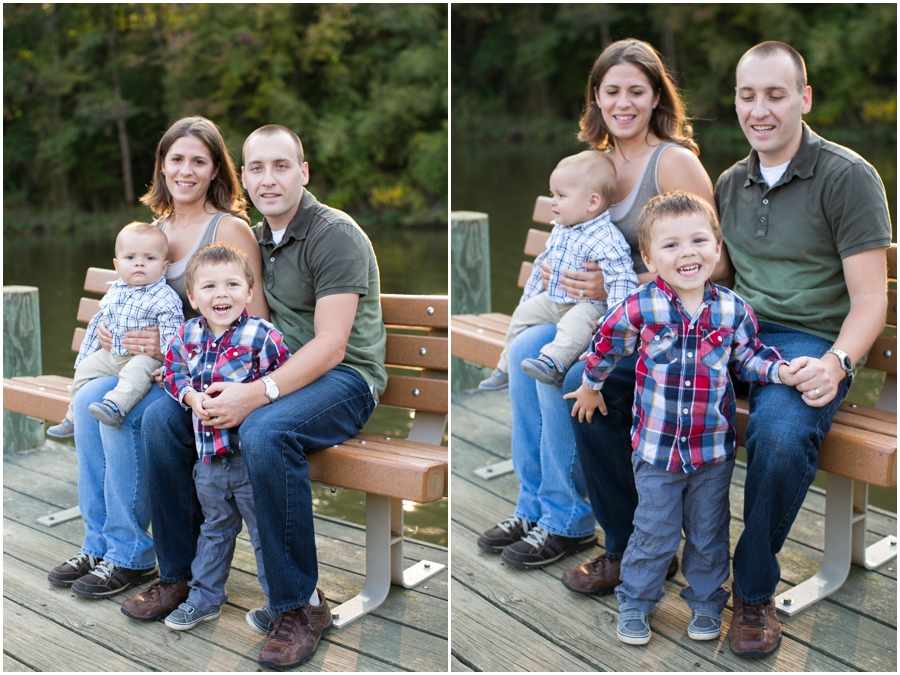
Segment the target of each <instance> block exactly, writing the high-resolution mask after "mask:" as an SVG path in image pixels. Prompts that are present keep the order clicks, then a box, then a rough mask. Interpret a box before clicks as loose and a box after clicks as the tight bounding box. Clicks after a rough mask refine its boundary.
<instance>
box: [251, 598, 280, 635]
mask: <svg viewBox="0 0 900 675" xmlns="http://www.w3.org/2000/svg"><path fill="white" fill-rule="evenodd" d="M276 621H278V614H277V613H276V612H273V611H272V610H271V609H269V606H268V605H266V606H265V607H258V608H257V609H251V610H250V611H249V612H247V623H249V624H250V627H251V628H252V629H253V630H255V631H256V632H258V633H262V634H263V635H268V634H269V633H271V632H272V629H273V628H275V622H276Z"/></svg>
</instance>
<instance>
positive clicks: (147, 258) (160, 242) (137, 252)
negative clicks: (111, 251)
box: [113, 232, 169, 286]
mask: <svg viewBox="0 0 900 675" xmlns="http://www.w3.org/2000/svg"><path fill="white" fill-rule="evenodd" d="M167 248H168V247H167V246H166V240H165V235H163V236H162V237H158V236H154V235H148V234H140V233H136V232H123V233H122V234H120V235H119V237H118V239H117V240H116V257H115V258H113V266H114V267H115V268H116V271H117V272H118V273H119V276H120V277H121V278H122V280H123V281H124V282H125V283H126V284H128V285H129V286H147V285H148V284H152V283H154V282H155V281H158V280H159V278H160V277H162V275H163V274H165V273H166V268H167V267H168V266H169V263H168V261H167V260H166V254H167Z"/></svg>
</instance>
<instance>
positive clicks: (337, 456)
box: [3, 268, 449, 627]
mask: <svg viewBox="0 0 900 675" xmlns="http://www.w3.org/2000/svg"><path fill="white" fill-rule="evenodd" d="M116 278H117V275H116V273H115V271H113V270H105V269H99V268H90V269H88V271H87V276H86V278H85V284H84V289H85V291H87V292H89V293H96V294H100V295H102V294H103V293H105V292H106V290H107V289H108V284H107V282H109V281H113V280H115V279H116ZM381 307H382V313H383V317H384V323H385V325H386V326H387V327H388V341H387V356H386V364H387V367H388V373H389V376H388V385H387V389H386V390H385V392H384V394H383V395H382V396H381V398H380V399H379V402H378V403H379V405H384V406H392V407H398V408H405V409H409V410H412V411H415V418H414V422H413V425H412V429H411V431H410V432H409V435H408V437H407V438H406V439H399V438H390V437H382V436H376V435H372V434H359V435H357V436H356V437H355V438H352V439H350V440H348V441H346V442H344V443H342V444H340V445H335V446H332V447H330V448H326V449H324V450H321V451H319V452H316V453H314V454H312V455H310V456H309V471H310V479H311V480H313V481H315V482H316V483H320V484H323V485H326V486H329V487H333V488H346V489H351V490H359V491H361V492H364V493H365V494H366V581H365V585H364V586H363V588H362V590H361V591H360V593H359V594H358V595H357V596H355V597H353V598H351V599H350V600H348V601H347V602H345V603H343V604H342V605H340V606H338V607H335V608H334V610H333V614H334V624H335V626H337V627H342V626H345V625H347V624H348V623H350V622H351V621H353V620H354V619H356V618H358V617H360V616H362V615H363V614H366V613H368V612H370V611H372V610H373V609H375V608H376V607H378V606H379V605H380V604H381V603H382V602H384V600H385V598H387V594H388V591H389V590H390V586H391V584H396V585H398V586H403V587H406V588H412V587H413V586H416V585H417V584H419V583H421V582H422V581H424V580H425V579H427V578H429V577H431V576H433V575H434V574H437V573H438V572H440V571H441V570H442V569H443V568H444V567H445V566H444V565H441V564H438V563H433V562H429V561H427V560H423V561H420V562H418V563H416V564H415V565H413V566H412V567H410V568H409V569H406V570H404V569H403V540H404V537H403V508H402V506H403V501H404V500H407V501H411V502H416V503H419V504H425V503H429V502H434V501H437V500H439V499H441V497H446V496H447V493H448V474H449V472H448V466H447V465H448V459H447V447H446V446H442V445H441V443H442V441H443V438H444V428H445V426H446V421H447V407H448V389H449V387H448V380H447V365H448V361H449V357H448V353H447V352H448V346H447V343H448V339H447V318H448V303H447V296H426V295H388V294H383V295H382V296H381ZM97 311H99V299H98V298H96V297H86V298H82V299H81V302H80V303H79V306H78V314H77V321H80V322H83V323H86V322H87V321H89V320H90V318H91V317H92V316H93V315H94V314H96V313H97ZM85 332H86V330H85V328H80V327H79V328H76V329H75V335H74V337H73V338H72V349H73V350H74V351H76V352H77V351H78V349H79V347H80V345H81V342H82V340H83V338H84V335H85ZM71 384H72V379H71V378H67V377H60V376H57V375H42V376H39V377H13V378H4V379H3V407H4V409H5V410H9V411H12V412H16V413H21V414H23V415H27V416H29V417H32V418H37V419H39V420H51V421H53V422H54V423H55V422H59V420H61V419H62V418H63V417H64V416H65V413H66V408H67V406H68V404H69V400H70V397H69V387H70V386H71ZM78 516H79V512H78V507H77V506H76V507H74V508H72V509H68V510H67V511H64V512H61V513H59V514H54V515H51V516H46V517H44V518H42V519H40V522H43V523H44V524H47V525H50V524H56V523H59V522H64V521H65V520H66V519H68V518H72V517H78Z"/></svg>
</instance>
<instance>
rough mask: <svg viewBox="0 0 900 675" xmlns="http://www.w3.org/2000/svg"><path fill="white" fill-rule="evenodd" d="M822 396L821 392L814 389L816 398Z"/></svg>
mask: <svg viewBox="0 0 900 675" xmlns="http://www.w3.org/2000/svg"><path fill="white" fill-rule="evenodd" d="M821 395H822V392H821V391H819V388H818V387H816V398H819V397H820V396H821Z"/></svg>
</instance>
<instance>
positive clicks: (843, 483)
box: [775, 473, 865, 616]
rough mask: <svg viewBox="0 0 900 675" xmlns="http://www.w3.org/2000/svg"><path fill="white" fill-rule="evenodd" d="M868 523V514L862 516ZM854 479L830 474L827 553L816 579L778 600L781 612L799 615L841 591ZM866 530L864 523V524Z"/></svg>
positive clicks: (845, 571) (846, 566) (847, 567)
mask: <svg viewBox="0 0 900 675" xmlns="http://www.w3.org/2000/svg"><path fill="white" fill-rule="evenodd" d="M861 517H862V518H863V519H865V511H863V514H862V516H861ZM856 518H857V515H856V514H854V513H853V479H851V478H845V477H844V476H838V475H837V474H833V473H829V474H828V478H827V482H826V490H825V551H824V559H823V560H822V567H821V568H819V571H818V572H817V573H816V575H815V576H813V577H811V578H809V579H807V580H806V581H804V582H802V583H800V584H797V585H796V586H794V587H793V588H791V589H790V590H787V591H785V592H784V593H782V594H780V595H778V596H776V598H775V607H776V608H777V609H778V611H779V612H784V613H785V614H787V615H788V616H793V615H794V614H796V613H797V612H799V611H800V610H802V609H805V608H806V607H809V606H810V605H812V604H815V603H816V602H818V601H819V600H821V599H822V598H824V597H827V596H829V595H831V594H832V593H834V592H835V591H836V590H837V589H839V588H840V587H841V584H843V583H844V581H845V580H846V579H847V575H848V574H849V572H850V542H851V539H852V534H853V522H854V519H856ZM863 527H865V523H863Z"/></svg>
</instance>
